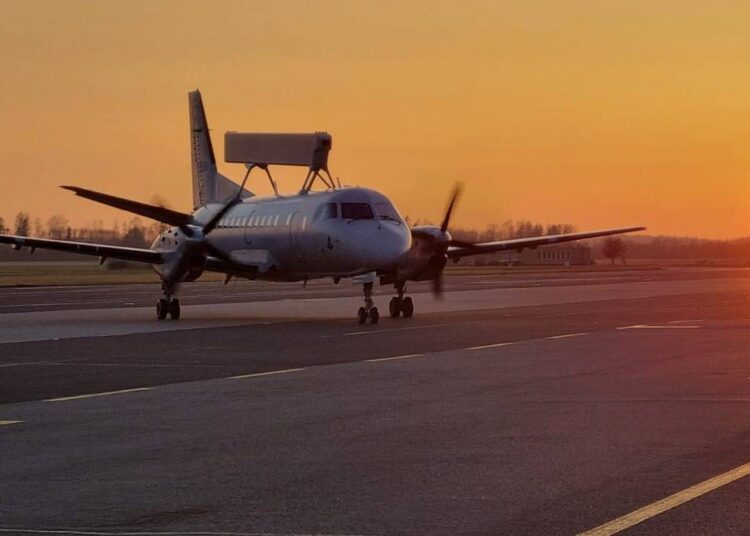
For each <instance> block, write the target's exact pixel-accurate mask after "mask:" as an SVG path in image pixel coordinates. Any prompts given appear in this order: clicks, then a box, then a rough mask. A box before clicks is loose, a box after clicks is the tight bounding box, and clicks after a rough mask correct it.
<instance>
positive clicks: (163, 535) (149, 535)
mask: <svg viewBox="0 0 750 536" xmlns="http://www.w3.org/2000/svg"><path fill="white" fill-rule="evenodd" d="M7 533H10V534H58V535H61V536H65V535H68V536H282V535H281V534H274V533H271V532H216V531H197V532H196V531H190V532H153V531H146V532H143V531H138V532H127V531H126V532H122V531H114V532H113V531H99V530H74V529H59V530H52V529H22V528H0V534H7ZM283 536H313V535H312V534H293V533H283ZM314 536H347V535H344V534H337V535H333V534H317V533H316V534H315V535H314ZM349 536H358V535H349ZM360 536H361V535H360Z"/></svg>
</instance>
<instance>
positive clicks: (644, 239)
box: [0, 212, 750, 262]
mask: <svg viewBox="0 0 750 536" xmlns="http://www.w3.org/2000/svg"><path fill="white" fill-rule="evenodd" d="M406 221H407V223H408V224H410V225H420V224H424V225H428V224H431V222H429V221H422V222H420V221H419V220H417V221H414V222H411V221H410V220H409V218H408V217H407V218H406ZM166 228H167V226H166V225H165V224H162V223H158V222H153V223H151V222H149V223H144V222H143V220H141V219H140V218H138V217H134V218H131V219H130V220H127V221H123V222H120V221H118V220H115V221H114V222H113V224H112V225H111V227H109V228H107V227H105V226H104V223H103V222H102V221H97V222H93V223H92V224H90V225H89V226H86V227H81V228H74V227H72V226H71V225H70V224H69V222H68V219H67V218H66V217H65V216H63V215H61V214H55V215H53V216H50V217H49V218H47V219H46V220H42V219H41V218H33V219H32V217H31V215H30V214H29V213H28V212H19V213H18V214H16V217H15V219H14V220H13V222H12V223H6V221H5V220H4V219H3V218H2V217H0V234H7V233H12V234H15V235H19V236H37V237H42V238H51V239H55V240H73V241H79V242H96V243H107V244H113V245H123V246H130V247H148V246H149V245H150V244H151V242H153V240H154V239H155V238H156V237H157V236H158V235H159V234H160V233H162V232H163V231H164V230H166ZM577 230H578V229H577V227H576V226H575V225H572V224H570V223H553V224H547V225H543V224H541V223H538V222H532V221H528V220H517V221H513V220H506V221H504V222H502V223H492V224H489V225H487V227H486V228H485V229H483V230H480V229H470V228H453V229H451V235H452V236H453V237H454V238H456V239H457V240H463V241H466V242H490V241H494V240H511V239H514V238H526V237H530V236H542V235H555V234H565V233H573V232H576V231H577ZM618 239H619V240H617V241H616V242H615V241H610V242H609V244H607V242H606V241H605V240H592V241H589V242H588V244H589V245H590V246H592V248H593V250H594V254H595V255H601V256H604V257H607V258H610V259H614V258H615V257H622V256H624V255H625V252H627V257H628V258H632V259H699V260H700V259H705V260H710V259H734V260H739V261H745V262H748V261H750V237H746V238H739V239H735V240H710V239H705V238H694V237H678V236H629V235H624V236H622V237H618Z"/></svg>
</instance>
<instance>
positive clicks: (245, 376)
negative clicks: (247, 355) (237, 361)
mask: <svg viewBox="0 0 750 536" xmlns="http://www.w3.org/2000/svg"><path fill="white" fill-rule="evenodd" d="M300 370H305V369H304V368H290V369H283V370H269V371H268V372H254V373H253V374H240V375H239V376H230V377H229V379H230V380H242V379H244V378H257V377H258V376H272V375H274V374H286V373H287V372H299V371H300Z"/></svg>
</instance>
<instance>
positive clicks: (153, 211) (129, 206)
mask: <svg viewBox="0 0 750 536" xmlns="http://www.w3.org/2000/svg"><path fill="white" fill-rule="evenodd" d="M60 188H64V189H66V190H70V191H71V192H74V193H75V194H76V195H77V196H79V197H85V198H86V199H91V200H92V201H96V202H97V203H102V204H104V205H109V206H110V207H115V208H119V209H122V210H127V211H128V212H132V213H133V214H138V215H139V216H144V217H146V218H150V219H152V220H156V221H160V222H162V223H167V224H169V225H175V226H177V227H184V226H186V225H188V224H189V223H191V222H192V221H193V217H192V216H191V215H190V214H185V213H183V212H177V211H176V210H171V209H168V208H164V207H160V206H158V205H148V204H146V203H140V202H138V201H131V200H130V199H124V198H122V197H115V196H113V195H109V194H103V193H100V192H95V191H93V190H86V189H85V188H79V187H77V186H60Z"/></svg>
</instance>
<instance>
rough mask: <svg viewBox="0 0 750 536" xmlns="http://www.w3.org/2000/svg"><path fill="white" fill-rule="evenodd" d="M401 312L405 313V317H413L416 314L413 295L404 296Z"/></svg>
mask: <svg viewBox="0 0 750 536" xmlns="http://www.w3.org/2000/svg"><path fill="white" fill-rule="evenodd" d="M401 312H402V313H404V318H411V317H412V315H414V302H413V301H412V300H411V296H407V297H406V298H404V301H403V303H402V304H401Z"/></svg>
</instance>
